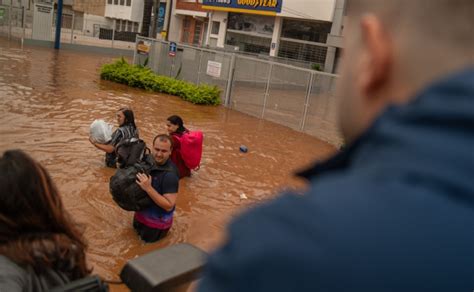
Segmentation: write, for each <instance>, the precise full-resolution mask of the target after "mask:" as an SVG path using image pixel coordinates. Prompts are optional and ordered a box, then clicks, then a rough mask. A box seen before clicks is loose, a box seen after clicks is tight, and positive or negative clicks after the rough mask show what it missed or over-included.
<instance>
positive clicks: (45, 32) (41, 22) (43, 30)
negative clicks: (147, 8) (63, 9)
mask: <svg viewBox="0 0 474 292" xmlns="http://www.w3.org/2000/svg"><path fill="white" fill-rule="evenodd" d="M53 13H54V9H53V4H46V3H41V4H40V3H35V9H34V12H33V32H32V35H31V38H32V39H34V40H42V41H52V35H53Z"/></svg>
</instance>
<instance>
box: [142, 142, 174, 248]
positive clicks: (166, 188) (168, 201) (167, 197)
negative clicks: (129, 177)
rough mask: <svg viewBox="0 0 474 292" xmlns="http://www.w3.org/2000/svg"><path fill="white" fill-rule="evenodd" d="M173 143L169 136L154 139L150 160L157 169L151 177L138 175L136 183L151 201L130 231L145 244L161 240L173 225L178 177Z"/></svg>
mask: <svg viewBox="0 0 474 292" xmlns="http://www.w3.org/2000/svg"><path fill="white" fill-rule="evenodd" d="M172 149H173V144H172V140H171V138H170V137H169V136H168V135H158V136H156V137H155V139H153V147H152V151H151V153H152V156H153V159H154V162H155V164H156V167H153V168H152V169H151V171H150V174H146V173H138V174H137V180H136V183H137V184H138V185H139V186H140V188H141V189H142V190H144V191H145V192H146V193H147V194H148V196H149V197H150V198H151V199H152V201H153V203H152V204H151V206H149V207H147V208H144V209H142V210H140V211H137V212H135V216H134V218H133V227H134V228H135V230H136V231H137V233H138V235H139V236H140V238H141V239H142V240H143V241H145V242H155V241H158V240H160V239H161V238H163V237H164V236H165V235H166V234H167V233H168V231H169V229H170V228H171V225H172V224H173V213H174V210H175V205H176V197H177V195H178V185H179V175H178V170H177V168H176V166H175V165H174V164H173V162H171V160H170V159H169V158H170V155H171V151H172Z"/></svg>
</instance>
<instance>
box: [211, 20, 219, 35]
mask: <svg viewBox="0 0 474 292" xmlns="http://www.w3.org/2000/svg"><path fill="white" fill-rule="evenodd" d="M220 28H221V23H220V22H219V21H213V22H212V29H211V34H219V29H220Z"/></svg>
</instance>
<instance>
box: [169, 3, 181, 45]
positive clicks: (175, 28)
mask: <svg viewBox="0 0 474 292" xmlns="http://www.w3.org/2000/svg"><path fill="white" fill-rule="evenodd" d="M171 15H172V17H171V21H170V28H169V32H168V33H169V36H168V40H169V41H170V42H179V41H180V40H181V39H180V38H181V27H182V26H183V18H184V16H182V15H179V14H176V1H173V7H172V10H171Z"/></svg>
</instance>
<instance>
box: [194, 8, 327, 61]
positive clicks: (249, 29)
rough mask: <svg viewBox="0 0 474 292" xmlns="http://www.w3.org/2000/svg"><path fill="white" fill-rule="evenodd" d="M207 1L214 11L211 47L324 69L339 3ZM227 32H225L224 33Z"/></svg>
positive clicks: (210, 37) (210, 9)
mask: <svg viewBox="0 0 474 292" xmlns="http://www.w3.org/2000/svg"><path fill="white" fill-rule="evenodd" d="M313 1H314V2H312V3H311V4H312V5H307V3H308V2H307V1H306V2H305V1H304V0H267V1H266V0H262V1H261V0H258V1H257V0H203V6H202V8H203V9H208V10H209V11H212V14H211V17H210V22H211V23H212V26H213V28H214V27H217V29H212V31H211V33H210V34H209V44H210V45H211V46H215V47H223V48H225V49H227V50H233V51H240V52H244V53H250V54H258V55H269V56H271V57H275V58H281V59H287V60H289V61H288V63H295V64H297V65H304V66H306V67H312V68H321V69H322V68H323V67H324V64H325V59H326V53H327V48H328V45H327V44H326V41H327V36H328V34H329V33H330V32H331V21H332V17H333V12H334V8H335V6H334V5H335V0H313ZM222 30H223V31H222Z"/></svg>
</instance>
